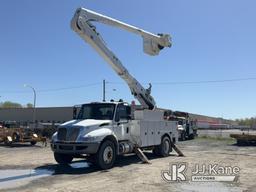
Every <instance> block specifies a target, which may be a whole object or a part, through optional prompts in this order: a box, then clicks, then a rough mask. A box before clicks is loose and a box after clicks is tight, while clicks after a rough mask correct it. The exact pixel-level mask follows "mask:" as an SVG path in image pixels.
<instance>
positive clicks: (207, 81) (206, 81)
mask: <svg viewBox="0 0 256 192" xmlns="http://www.w3.org/2000/svg"><path fill="white" fill-rule="evenodd" d="M253 80H256V77H249V78H236V79H222V80H200V81H172V82H152V84H154V85H186V84H211V83H228V82H242V81H253ZM106 83H108V84H125V83H124V82H111V81H107V82H106ZM101 84H102V83H101V82H97V83H96V82H95V83H90V84H85V85H78V86H69V87H59V88H52V89H39V90H37V92H39V93H44V92H57V91H64V90H72V89H80V88H86V87H92V86H97V85H101ZM142 84H147V83H145V82H143V83H142ZM0 93H13V94H19V93H29V92H28V91H0Z"/></svg>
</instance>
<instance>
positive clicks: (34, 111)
mask: <svg viewBox="0 0 256 192" xmlns="http://www.w3.org/2000/svg"><path fill="white" fill-rule="evenodd" d="M24 87H29V88H31V89H32V91H33V93H34V107H33V124H34V127H33V128H34V129H35V126H36V90H35V89H34V87H32V86H31V85H27V84H24Z"/></svg>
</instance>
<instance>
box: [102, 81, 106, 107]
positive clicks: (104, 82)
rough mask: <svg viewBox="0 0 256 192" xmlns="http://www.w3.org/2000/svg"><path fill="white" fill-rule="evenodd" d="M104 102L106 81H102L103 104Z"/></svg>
mask: <svg viewBox="0 0 256 192" xmlns="http://www.w3.org/2000/svg"><path fill="white" fill-rule="evenodd" d="M105 101H106V80H105V79H103V102H105Z"/></svg>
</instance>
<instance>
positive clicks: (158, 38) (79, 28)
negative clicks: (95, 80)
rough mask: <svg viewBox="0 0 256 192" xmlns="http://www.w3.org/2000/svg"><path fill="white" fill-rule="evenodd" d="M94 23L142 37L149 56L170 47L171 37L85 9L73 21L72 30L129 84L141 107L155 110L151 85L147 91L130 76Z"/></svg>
mask: <svg viewBox="0 0 256 192" xmlns="http://www.w3.org/2000/svg"><path fill="white" fill-rule="evenodd" d="M94 21H96V22H101V23H104V24H107V25H112V26H115V27H119V28H122V29H125V30H127V31H129V32H132V33H135V34H139V35H141V36H142V38H143V48H144V52H145V53H147V54H149V55H157V54H158V53H159V51H160V50H161V49H163V48H164V47H170V46H171V42H170V36H169V35H167V34H159V35H155V34H152V33H150V32H147V31H144V30H142V29H139V28H137V27H134V26H131V25H128V24H126V23H123V22H121V21H118V20H115V19H112V18H110V17H107V16H104V15H101V14H98V13H96V12H93V11H90V10H88V9H84V8H79V9H77V11H76V13H75V15H74V17H73V19H72V21H71V28H72V29H73V30H74V31H75V32H77V33H78V34H79V35H80V37H81V38H82V39H84V40H85V41H86V42H87V43H89V44H90V45H91V46H92V47H93V48H94V49H95V50H96V51H97V52H98V53H99V54H100V55H101V56H102V57H103V58H104V59H105V60H106V61H107V62H108V63H109V64H110V66H111V67H112V68H113V69H114V71H115V72H116V73H117V74H118V75H119V76H120V77H121V78H122V79H123V80H124V81H125V82H126V83H127V84H128V86H129V88H130V90H131V92H132V94H133V95H134V97H135V98H136V99H138V101H139V102H140V103H141V105H142V106H143V107H144V108H148V109H154V108H155V101H154V99H153V97H152V96H151V95H150V92H151V85H150V87H149V88H148V89H145V88H143V86H142V85H141V84H140V83H139V82H138V81H137V80H136V79H135V78H134V77H132V76H131V75H130V74H129V72H128V71H127V69H126V68H125V67H124V66H123V65H122V63H121V62H120V60H119V59H118V58H117V57H116V56H115V54H114V53H112V51H111V50H110V49H109V48H108V47H107V46H106V45H105V43H104V41H103V39H102V38H101V36H100V34H99V33H98V32H97V31H96V27H95V26H94V25H93V24H92V23H91V22H94Z"/></svg>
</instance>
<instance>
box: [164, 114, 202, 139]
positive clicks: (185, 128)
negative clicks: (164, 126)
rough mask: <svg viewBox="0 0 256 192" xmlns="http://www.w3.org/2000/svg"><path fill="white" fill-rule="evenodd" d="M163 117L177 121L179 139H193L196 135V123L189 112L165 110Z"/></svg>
mask: <svg viewBox="0 0 256 192" xmlns="http://www.w3.org/2000/svg"><path fill="white" fill-rule="evenodd" d="M165 119H168V120H170V121H177V122H178V125H177V130H178V133H179V140H180V141H184V140H187V139H194V138H195V137H196V136H197V123H196V120H193V119H192V118H191V117H190V116H189V113H187V112H182V111H171V110H166V111H165Z"/></svg>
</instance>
